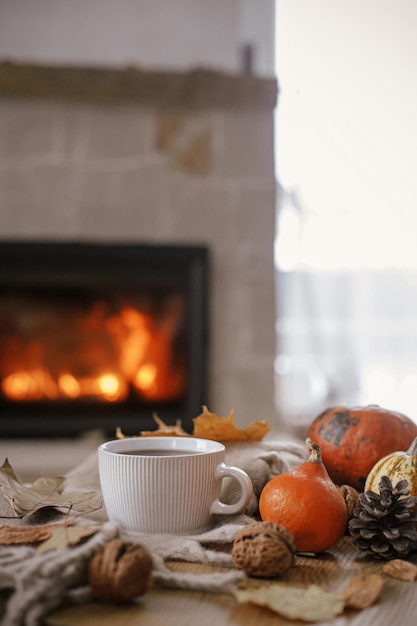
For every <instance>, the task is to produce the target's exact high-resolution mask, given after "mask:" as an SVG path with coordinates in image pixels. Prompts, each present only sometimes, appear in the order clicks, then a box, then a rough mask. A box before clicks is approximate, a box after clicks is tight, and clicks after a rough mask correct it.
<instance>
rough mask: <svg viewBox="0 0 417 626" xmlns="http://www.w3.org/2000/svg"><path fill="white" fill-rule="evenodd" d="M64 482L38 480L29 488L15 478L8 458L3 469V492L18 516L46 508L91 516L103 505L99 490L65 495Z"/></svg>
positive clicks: (0, 478)
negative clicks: (89, 513) (90, 514)
mask: <svg viewBox="0 0 417 626" xmlns="http://www.w3.org/2000/svg"><path fill="white" fill-rule="evenodd" d="M64 480H65V479H63V478H62V477H55V478H38V479H36V480H35V481H34V483H33V484H32V486H31V487H27V486H26V485H24V484H22V483H21V482H20V480H19V479H18V478H17V477H16V474H15V473H14V470H13V468H12V466H11V465H10V463H9V461H8V460H7V459H6V460H5V462H4V463H3V465H2V467H1V468H0V490H1V491H2V492H3V495H4V497H5V498H6V500H7V501H8V502H9V504H10V506H11V507H12V509H13V510H14V512H15V513H16V515H17V516H18V517H25V516H26V515H31V514H32V513H35V512H36V511H39V510H40V509H43V508H45V507H54V508H57V509H61V510H65V511H66V512H69V511H74V512H75V513H88V512H91V511H94V510H96V509H98V508H99V507H100V506H101V493H100V491H89V492H81V491H80V492H79V491H76V492H68V493H64V492H63V489H64V486H65V484H64V482H63V481H64Z"/></svg>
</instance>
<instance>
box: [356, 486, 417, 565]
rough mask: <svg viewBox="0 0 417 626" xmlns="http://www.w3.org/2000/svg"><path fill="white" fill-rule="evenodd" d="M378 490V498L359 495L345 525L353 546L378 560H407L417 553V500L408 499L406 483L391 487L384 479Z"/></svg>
mask: <svg viewBox="0 0 417 626" xmlns="http://www.w3.org/2000/svg"><path fill="white" fill-rule="evenodd" d="M378 488H379V492H380V493H379V494H378V493H374V492H373V491H365V493H361V494H360V495H359V503H360V506H359V507H357V508H355V509H354V511H353V516H352V519H351V520H350V521H349V524H348V529H349V533H350V534H351V536H352V537H353V543H354V544H355V546H356V547H357V548H359V549H360V550H361V551H362V552H364V553H366V554H370V555H372V556H374V557H376V558H377V559H385V560H390V559H395V558H404V557H407V556H410V555H411V554H412V553H413V552H416V551H417V497H415V496H410V495H409V493H410V489H409V484H408V480H400V481H399V482H398V483H397V484H396V486H395V487H394V486H393V485H392V482H391V480H390V479H389V478H388V476H383V477H382V478H381V480H380V482H379V485H378Z"/></svg>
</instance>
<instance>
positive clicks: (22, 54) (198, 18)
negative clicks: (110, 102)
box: [0, 0, 275, 75]
mask: <svg viewBox="0 0 417 626" xmlns="http://www.w3.org/2000/svg"><path fill="white" fill-rule="evenodd" d="M274 6H275V2H274V0H209V1H207V0H70V1H69V0H1V2H0V58H1V59H3V60H4V59H10V60H11V61H33V62H41V63H44V62H45V63H61V64H62V63H68V64H90V65H91V64H100V65H103V64H105V65H125V64H138V65H142V66H144V67H145V68H148V67H149V68H155V67H159V68H167V69H189V68H190V67H195V66H196V65H204V66H210V67H214V68H217V69H223V70H227V71H233V72H237V71H239V69H240V64H241V48H242V46H243V45H244V44H245V43H248V42H249V43H252V44H253V45H254V46H255V48H256V52H255V70H256V72H257V73H259V74H262V75H272V74H273V70H274V41H273V38H274Z"/></svg>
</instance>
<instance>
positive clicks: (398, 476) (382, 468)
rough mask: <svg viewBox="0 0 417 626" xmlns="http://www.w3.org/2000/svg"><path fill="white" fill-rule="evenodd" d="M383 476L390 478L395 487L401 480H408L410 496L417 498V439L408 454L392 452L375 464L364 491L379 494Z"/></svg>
mask: <svg viewBox="0 0 417 626" xmlns="http://www.w3.org/2000/svg"><path fill="white" fill-rule="evenodd" d="M382 476H388V478H389V479H390V480H391V482H392V484H393V485H394V486H395V485H396V484H397V482H398V481H399V480H403V479H404V478H405V479H407V480H408V483H409V486H410V496H417V437H416V438H415V439H414V441H413V442H412V444H411V446H410V447H409V449H408V450H407V452H402V451H401V452H391V454H387V455H386V456H384V457H382V459H380V460H379V461H377V462H376V463H375V465H374V466H373V468H372V469H371V471H370V472H369V474H368V476H367V478H366V481H365V488H364V491H374V492H375V493H379V489H378V485H379V481H380V480H381V478H382Z"/></svg>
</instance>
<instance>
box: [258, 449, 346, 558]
mask: <svg viewBox="0 0 417 626" xmlns="http://www.w3.org/2000/svg"><path fill="white" fill-rule="evenodd" d="M306 444H307V447H308V448H309V450H310V456H309V457H308V459H307V461H305V463H302V465H300V467H297V468H296V469H294V470H292V471H290V472H283V473H282V474H278V475H277V476H275V477H274V478H272V479H271V480H270V481H269V482H267V483H266V485H265V486H264V488H263V489H262V491H261V495H260V497H259V513H260V515H261V518H262V521H264V522H274V523H275V524H278V525H279V526H284V528H287V530H289V531H290V532H291V533H292V534H293V536H294V541H295V547H296V550H297V551H298V552H323V551H324V550H327V549H328V548H331V546H333V545H334V544H335V543H337V541H339V539H341V537H343V535H344V533H345V530H346V523H347V509H346V503H345V501H344V499H343V497H342V495H341V494H340V492H339V489H338V488H337V487H336V485H335V484H334V483H333V482H332V481H331V480H330V477H329V474H328V473H327V471H326V468H325V466H324V465H323V463H322V458H321V450H320V446H318V445H317V443H316V442H314V441H311V440H310V439H307V440H306Z"/></svg>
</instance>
